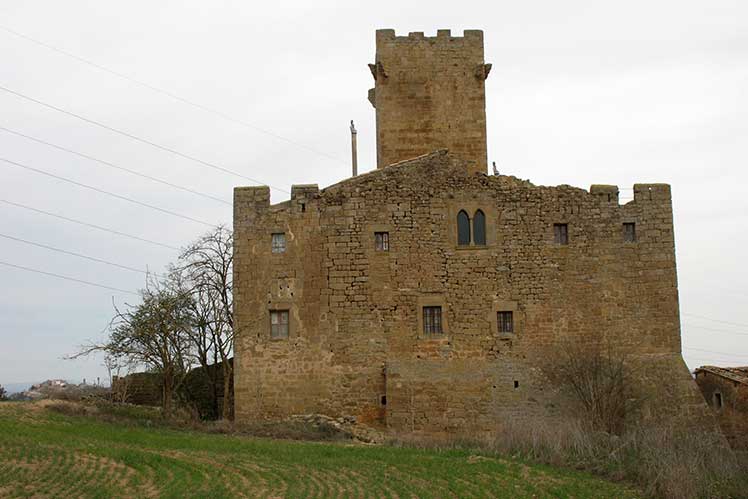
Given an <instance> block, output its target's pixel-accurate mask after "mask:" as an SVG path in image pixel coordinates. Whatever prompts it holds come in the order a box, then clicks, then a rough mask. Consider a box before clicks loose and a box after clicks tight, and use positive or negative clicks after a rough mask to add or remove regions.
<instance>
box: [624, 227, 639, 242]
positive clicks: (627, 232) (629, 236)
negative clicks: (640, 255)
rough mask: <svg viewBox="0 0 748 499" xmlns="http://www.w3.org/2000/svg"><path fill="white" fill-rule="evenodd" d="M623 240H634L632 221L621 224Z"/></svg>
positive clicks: (634, 233)
mask: <svg viewBox="0 0 748 499" xmlns="http://www.w3.org/2000/svg"><path fill="white" fill-rule="evenodd" d="M623 240H624V242H627V243H633V242H635V241H636V224H635V223H633V222H627V223H624V224H623Z"/></svg>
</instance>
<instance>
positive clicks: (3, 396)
mask: <svg viewBox="0 0 748 499" xmlns="http://www.w3.org/2000/svg"><path fill="white" fill-rule="evenodd" d="M0 400H8V392H6V391H5V388H3V385H0Z"/></svg>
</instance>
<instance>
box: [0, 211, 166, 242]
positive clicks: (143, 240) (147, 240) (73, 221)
mask: <svg viewBox="0 0 748 499" xmlns="http://www.w3.org/2000/svg"><path fill="white" fill-rule="evenodd" d="M0 203H5V204H8V205H10V206H15V207H16V208H23V209H24V210H29V211H33V212H35V213H41V214H43V215H47V216H50V217H54V218H58V219H60V220H65V221H66V222H71V223H75V224H78V225H82V226H84V227H88V228H91V229H96V230H100V231H103V232H109V233H110V234H115V235H118V236H122V237H127V238H130V239H134V240H136V241H140V242H144V243H149V244H152V245H154V246H160V247H162V248H167V249H170V250H175V251H180V248H178V247H176V246H172V245H170V244H166V243H160V242H158V241H153V240H151V239H146V238H144V237H140V236H135V235H132V234H128V233H126V232H120V231H118V230H115V229H111V228H108V227H103V226H101V225H96V224H92V223H89V222H84V221H82V220H77V219H75V218H70V217H66V216H63V215H59V214H57V213H52V212H50V211H44V210H40V209H39V208H34V207H33V206H27V205H25V204H21V203H14V202H13V201H8V200H7V199H0Z"/></svg>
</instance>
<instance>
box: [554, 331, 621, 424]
mask: <svg viewBox="0 0 748 499" xmlns="http://www.w3.org/2000/svg"><path fill="white" fill-rule="evenodd" d="M550 365H551V367H550V368H549V373H550V375H551V376H552V377H553V378H555V380H556V381H557V382H559V383H560V384H562V385H564V386H567V387H568V388H570V389H571V391H572V392H573V394H574V395H575V397H576V399H577V400H578V401H579V402H580V403H581V405H582V407H583V409H584V412H585V415H586V418H587V421H588V422H589V423H591V424H592V426H593V427H594V428H595V429H598V430H603V431H606V432H608V433H613V434H620V433H621V432H622V431H623V429H624V423H625V419H626V413H627V412H628V411H629V410H630V409H631V407H629V406H630V404H631V401H632V398H631V397H630V396H629V385H630V383H629V379H628V373H627V369H626V357H625V355H624V354H623V353H620V352H616V351H614V349H613V348H611V347H610V346H609V345H608V346H607V347H603V346H602V345H601V344H599V343H587V344H576V343H568V344H566V345H564V346H563V347H562V348H561V349H560V355H559V356H558V357H557V358H556V359H555V361H554V362H551V363H550Z"/></svg>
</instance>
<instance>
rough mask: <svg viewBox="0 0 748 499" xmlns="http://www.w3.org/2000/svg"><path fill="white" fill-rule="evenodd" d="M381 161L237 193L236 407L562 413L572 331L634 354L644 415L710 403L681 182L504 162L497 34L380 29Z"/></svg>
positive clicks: (434, 422) (425, 422) (439, 416)
mask: <svg viewBox="0 0 748 499" xmlns="http://www.w3.org/2000/svg"><path fill="white" fill-rule="evenodd" d="M369 67H370V70H371V72H372V76H373V77H374V82H375V87H374V88H373V89H372V90H370V91H369V100H370V101H371V103H372V104H373V106H374V108H375V109H376V128H377V130H376V136H377V169H376V170H374V171H372V172H369V173H366V174H363V175H360V176H355V177H352V178H349V179H347V180H344V181H342V182H340V183H338V184H335V185H332V186H330V187H327V188H325V189H321V190H320V189H319V188H318V187H317V185H295V186H293V188H292V193H291V199H290V200H289V201H286V202H283V203H279V204H276V205H270V192H269V188H268V187H239V188H236V189H235V192H234V245H235V249H234V251H235V259H234V273H235V274H234V300H235V301H234V307H235V311H234V314H235V329H236V339H235V359H236V361H235V411H236V419H237V420H238V421H242V420H255V419H280V418H284V417H287V416H290V415H293V414H302V413H322V414H327V415H330V416H342V415H352V416H355V417H356V418H358V419H359V420H360V421H365V422H366V421H368V422H371V423H378V424H382V425H386V426H387V427H388V428H391V429H392V430H393V431H402V432H408V433H411V434H422V435H429V436H438V435H453V434H458V433H469V434H471V435H473V436H475V435H483V434H486V435H490V434H492V433H494V432H496V430H497V429H499V428H501V427H502V426H504V425H509V424H522V423H523V422H525V421H529V420H530V419H531V418H540V419H547V420H552V419H553V418H554V417H557V416H558V415H559V414H560V412H561V411H562V410H564V407H566V406H567V405H568V404H569V403H570V398H569V395H568V394H567V393H565V392H564V391H563V390H562V389H560V387H559V386H556V385H555V384H554V383H553V382H552V381H551V380H550V378H549V377H548V376H547V374H546V372H545V368H546V367H547V364H548V363H549V359H551V358H552V355H553V354H554V353H555V352H557V351H558V350H559V349H560V348H562V346H563V345H564V344H568V343H570V342H571V343H579V344H589V343H602V342H604V343H605V344H606V345H612V348H614V349H616V351H620V352H622V354H625V355H626V358H627V363H628V366H629V367H630V372H631V373H632V378H631V379H632V381H631V382H632V383H633V384H635V385H636V387H637V390H638V393H640V394H641V398H642V400H644V401H646V403H645V404H644V406H643V407H642V409H641V414H640V416H641V417H645V418H653V417H660V416H669V415H673V416H683V417H686V418H691V419H694V418H696V417H706V414H707V409H706V405H705V403H704V400H703V398H702V397H701V395H700V394H699V391H698V389H697V387H696V385H695V383H694V381H693V379H692V378H691V376H690V373H689V372H688V369H687V367H686V365H685V363H684V362H683V359H682V357H681V342H680V323H679V311H678V287H677V278H676V264H675V242H674V233H673V218H672V202H671V195H670V186H668V185H666V184H636V185H634V199H633V201H630V202H628V203H626V204H624V205H621V204H619V191H618V188H617V187H616V186H612V185H593V186H592V187H591V188H590V190H589V191H587V190H584V189H579V188H575V187H570V186H566V185H562V186H558V187H544V186H536V185H533V184H532V183H530V182H529V181H526V180H521V179H518V178H515V177H510V176H501V175H491V176H489V175H487V174H486V171H487V167H488V165H487V156H486V155H487V151H486V115H485V112H486V111H485V80H486V78H487V77H488V76H489V71H490V69H491V66H490V65H489V64H486V63H485V61H484V54H483V33H482V32H481V31H475V30H469V31H465V32H464V35H463V36H462V37H459V36H453V35H452V34H451V33H450V31H449V30H439V31H438V32H437V35H436V36H435V37H425V36H424V35H423V33H410V34H409V35H408V36H396V34H395V32H394V31H393V30H378V31H377V33H376V60H375V62H374V63H373V64H370V66H369Z"/></svg>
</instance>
